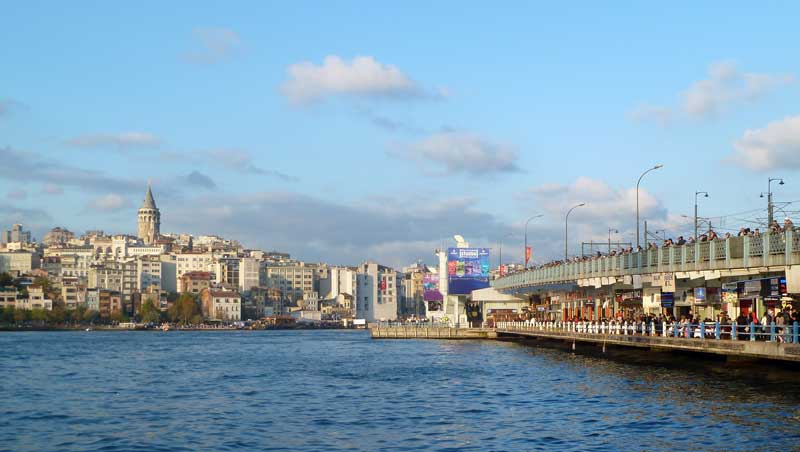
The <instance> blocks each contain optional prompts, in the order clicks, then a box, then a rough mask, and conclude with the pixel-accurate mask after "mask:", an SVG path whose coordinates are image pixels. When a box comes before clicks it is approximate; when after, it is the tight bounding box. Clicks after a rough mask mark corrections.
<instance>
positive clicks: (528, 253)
mask: <svg viewBox="0 0 800 452" xmlns="http://www.w3.org/2000/svg"><path fill="white" fill-rule="evenodd" d="M529 260H531V247H530V245H528V246H526V247H525V265H528V261H529Z"/></svg>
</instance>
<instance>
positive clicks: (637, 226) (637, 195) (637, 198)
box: [636, 163, 664, 249]
mask: <svg viewBox="0 0 800 452" xmlns="http://www.w3.org/2000/svg"><path fill="white" fill-rule="evenodd" d="M663 167H664V165H662V164H660V163H659V164H658V165H656V166H654V167H652V168H650V169H649V170H647V171H645V172H643V173H642V175H641V176H639V180H638V181H637V182H636V248H637V249H638V248H639V184H640V183H641V182H642V178H643V177H644V175H645V174H647V173H649V172H650V171H653V170H657V169H659V168H663Z"/></svg>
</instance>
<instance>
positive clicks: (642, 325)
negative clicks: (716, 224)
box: [567, 305, 800, 342]
mask: <svg viewBox="0 0 800 452" xmlns="http://www.w3.org/2000/svg"><path fill="white" fill-rule="evenodd" d="M567 322H572V323H588V324H592V323H598V322H597V321H594V320H592V319H585V318H582V317H580V316H576V317H573V318H571V319H568V320H567ZM716 322H719V325H720V331H719V334H720V339H731V334H736V339H738V340H750V336H751V332H752V333H753V335H754V338H755V339H756V340H768V339H769V338H770V336H771V335H772V328H773V324H774V328H775V337H776V340H777V341H778V342H783V341H784V340H785V336H786V335H787V334H790V333H792V328H793V325H794V324H795V323H798V324H800V310H796V309H793V308H792V306H791V305H787V306H785V307H783V308H774V309H767V310H766V311H765V312H764V314H763V315H762V316H761V317H760V318H759V317H758V316H757V315H756V314H755V312H752V311H751V312H749V313H748V314H745V313H744V312H742V313H740V314H739V316H738V317H736V318H735V319H733V318H731V317H730V316H729V315H728V313H727V312H726V311H723V312H720V313H719V314H717V318H716V319H711V318H708V317H705V318H704V317H701V316H699V315H697V314H693V313H692V312H691V311H690V312H689V314H688V315H684V316H681V317H680V318H676V317H675V316H673V315H663V314H658V315H654V314H641V313H640V314H638V315H632V314H630V313H628V314H622V313H620V315H619V316H617V317H612V318H610V319H603V320H600V321H599V323H605V324H607V325H609V326H610V327H612V328H613V327H615V326H620V325H633V326H634V331H636V332H637V333H644V334H650V333H651V332H653V331H654V332H655V334H656V335H658V336H661V335H662V334H663V332H664V328H665V325H666V328H667V335H668V336H673V335H676V332H675V330H676V329H677V336H679V337H691V338H697V337H700V335H704V336H705V337H715V336H716V334H717V332H716ZM734 325H735V326H736V332H735V333H734V332H733V327H734Z"/></svg>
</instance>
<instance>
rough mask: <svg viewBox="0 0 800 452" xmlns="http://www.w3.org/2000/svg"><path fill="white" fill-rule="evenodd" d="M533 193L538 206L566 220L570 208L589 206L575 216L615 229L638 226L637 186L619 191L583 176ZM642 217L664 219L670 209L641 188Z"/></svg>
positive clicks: (544, 187)
mask: <svg viewBox="0 0 800 452" xmlns="http://www.w3.org/2000/svg"><path fill="white" fill-rule="evenodd" d="M531 194H532V195H533V197H534V199H535V200H536V202H537V205H539V206H541V208H542V209H543V210H544V211H546V212H548V213H549V214H550V215H552V216H556V217H557V216H561V217H563V216H564V214H565V213H566V209H568V208H569V207H571V206H573V205H576V204H580V203H586V206H584V207H582V208H580V209H579V210H576V211H575V212H574V213H573V214H572V215H575V216H576V217H578V216H580V217H586V218H591V219H595V220H602V222H603V223H607V225H606V226H612V227H616V226H619V227H621V226H622V225H624V224H625V223H627V222H630V223H634V224H635V218H636V187H631V188H615V187H611V186H610V185H608V183H607V182H605V181H602V180H598V179H592V178H589V177H579V178H578V179H576V180H575V182H574V183H572V184H570V185H553V184H548V185H543V186H540V187H537V188H534V189H533V190H531ZM639 214H640V216H650V217H654V218H655V217H657V218H664V217H665V216H666V210H665V209H664V208H663V207H662V205H661V203H660V202H659V201H658V200H657V199H656V198H655V196H653V195H652V194H650V193H649V192H647V191H646V190H644V189H642V188H641V187H640V188H639ZM571 218H575V217H572V216H571Z"/></svg>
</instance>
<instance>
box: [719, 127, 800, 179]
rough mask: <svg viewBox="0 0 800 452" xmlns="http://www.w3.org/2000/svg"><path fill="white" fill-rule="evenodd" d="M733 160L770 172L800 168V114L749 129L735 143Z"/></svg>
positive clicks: (750, 167)
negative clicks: (778, 169) (759, 127)
mask: <svg viewBox="0 0 800 452" xmlns="http://www.w3.org/2000/svg"><path fill="white" fill-rule="evenodd" d="M733 147H734V150H735V151H734V153H733V156H732V157H731V159H730V160H731V161H732V162H733V163H735V164H737V165H739V166H742V167H744V168H748V169H752V170H757V171H766V170H771V169H777V168H788V169H800V116H790V117H788V118H784V119H782V120H780V121H774V122H771V123H769V124H767V126H766V127H763V128H761V129H748V130H746V131H745V132H744V135H743V136H742V137H741V138H739V139H738V140H737V141H736V142H735V143H734V144H733Z"/></svg>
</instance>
